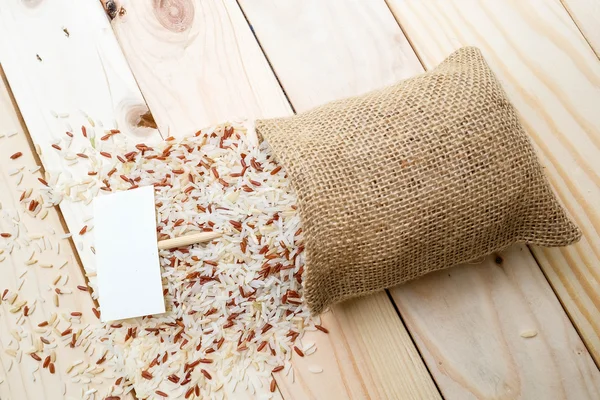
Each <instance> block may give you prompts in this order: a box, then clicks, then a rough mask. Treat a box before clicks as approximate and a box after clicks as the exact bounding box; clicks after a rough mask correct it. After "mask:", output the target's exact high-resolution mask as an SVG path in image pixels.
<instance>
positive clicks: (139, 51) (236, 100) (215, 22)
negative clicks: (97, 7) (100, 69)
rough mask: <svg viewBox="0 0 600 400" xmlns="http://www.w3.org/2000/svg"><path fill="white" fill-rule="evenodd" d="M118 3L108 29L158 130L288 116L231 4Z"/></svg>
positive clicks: (186, 130) (179, 132) (178, 133)
mask: <svg viewBox="0 0 600 400" xmlns="http://www.w3.org/2000/svg"><path fill="white" fill-rule="evenodd" d="M120 3H121V6H122V7H123V9H125V10H126V13H125V15H123V16H122V17H117V18H116V19H115V20H113V28H114V31H115V33H116V35H117V38H118V40H119V42H120V43H121V46H122V47H123V52H124V53H125V55H126V56H127V60H128V61H129V65H130V66H131V69H132V71H133V73H134V74H135V77H136V79H137V81H138V83H139V85H140V88H141V89H142V92H143V93H144V97H145V99H146V100H147V102H148V105H149V107H150V108H151V109H152V112H153V114H154V117H155V119H156V121H157V123H158V126H159V129H160V130H161V132H163V133H168V134H169V135H172V136H175V137H182V136H185V135H189V134H191V133H194V132H196V131H197V130H198V129H200V128H202V127H205V126H207V125H210V124H214V123H218V122H221V121H224V120H229V119H232V118H237V117H243V118H255V117H261V116H277V115H286V114H288V113H289V112H290V107H289V104H288V103H287V101H286V99H285V96H284V95H283V93H282V92H281V89H280V88H279V85H278V84H277V81H276V79H275V77H274V76H273V73H272V72H271V70H270V68H269V66H268V63H267V61H266V60H265V58H264V56H263V54H262V52H261V51H260V48H259V46H258V44H257V43H256V40H255V39H254V36H253V35H252V32H251V31H250V29H248V24H247V23H246V21H245V19H244V16H243V15H242V14H241V13H240V11H239V8H238V6H237V4H236V2H235V1H231V0H226V1H219V2H212V1H206V2H203V1H200V0H170V1H163V2H157V1H132V0H124V1H121V2H120Z"/></svg>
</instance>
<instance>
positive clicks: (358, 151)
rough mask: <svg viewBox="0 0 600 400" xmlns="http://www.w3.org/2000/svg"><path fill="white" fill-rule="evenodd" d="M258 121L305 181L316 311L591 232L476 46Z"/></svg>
mask: <svg viewBox="0 0 600 400" xmlns="http://www.w3.org/2000/svg"><path fill="white" fill-rule="evenodd" d="M256 130H257V133H258V134H259V137H262V138H264V139H266V140H267V141H268V143H269V144H270V146H271V147H272V149H273V151H274V153H275V155H276V157H277V158H278V159H279V161H280V162H281V163H282V164H283V165H284V166H285V168H286V169H287V172H288V174H289V176H290V178H291V181H292V184H293V186H294V188H295V189H296V191H297V193H298V198H299V206H300V215H301V218H302V222H303V231H304V234H305V240H306V267H305V271H306V272H305V277H304V289H305V297H306V300H307V302H308V305H309V307H310V309H311V311H312V312H313V313H315V314H316V313H320V312H321V311H323V310H324V309H325V308H326V307H328V306H329V305H331V304H333V303H335V302H338V301H340V300H344V299H347V298H349V297H353V296H358V295H364V294H367V293H371V292H373V291H376V290H379V289H383V288H386V287H390V286H393V285H397V284H399V283H402V282H406V281H408V280H410V279H414V278H416V277H418V276H421V275H423V274H426V273H428V272H431V271H435V270H439V269H442V268H446V267H451V266H453V265H457V264H461V263H464V262H467V261H470V260H474V259H477V258H480V257H482V256H485V255H488V254H490V253H492V252H494V251H498V250H501V249H503V248H505V247H507V246H508V245H510V244H512V243H515V242H523V243H531V244H536V245H542V246H565V245H568V244H570V243H573V242H575V241H577V240H578V239H579V237H580V235H581V233H580V231H579V229H578V228H577V227H576V226H575V225H574V224H573V223H572V222H571V221H570V220H569V218H568V217H567V215H566V214H565V211H564V210H563V209H562V207H561V206H560V204H559V203H558V202H557V200H556V198H555V196H554V195H553V193H552V190H551V188H550V186H549V184H548V182H547V180H546V178H545V177H544V174H543V172H542V167H541V166H540V164H539V163H538V160H537V158H536V155H535V153H534V150H533V148H532V145H531V144H530V142H529V139H528V137H527V135H526V133H525V131H524V129H523V127H522V126H521V124H520V123H519V118H518V116H517V113H516V112H515V109H514V108H513V106H512V105H511V104H510V102H509V101H508V99H507V97H506V95H505V93H504V91H503V90H502V88H501V86H500V84H499V82H498V81H497V80H496V78H495V76H494V74H493V73H492V71H491V70H490V69H489V67H488V66H487V64H486V62H485V60H484V59H483V57H482V55H481V53H480V52H479V50H477V49H476V48H462V49H460V50H458V51H456V52H455V53H453V54H452V55H451V56H450V57H448V58H447V59H446V60H445V61H444V62H443V63H442V64H441V65H439V66H438V67H437V68H436V69H434V70H432V71H431V72H427V73H425V74H423V75H420V76H417V77H414V78H412V79H409V80H406V81H404V82H401V83H399V84H397V85H395V86H392V87H388V88H385V89H382V90H377V91H374V92H371V93H369V94H366V95H364V96H360V97H354V98H349V99H345V100H340V101H335V102H332V103H329V104H326V105H324V106H321V107H318V108H316V109H313V110H311V111H308V112H305V113H303V114H299V115H297V116H294V117H290V118H279V119H271V120H262V121H257V125H256Z"/></svg>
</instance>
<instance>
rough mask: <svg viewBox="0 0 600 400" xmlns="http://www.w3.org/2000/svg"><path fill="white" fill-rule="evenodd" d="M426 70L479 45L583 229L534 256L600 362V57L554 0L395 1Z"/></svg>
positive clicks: (551, 178)
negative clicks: (569, 241)
mask: <svg viewBox="0 0 600 400" xmlns="http://www.w3.org/2000/svg"><path fill="white" fill-rule="evenodd" d="M389 4H390V6H391V9H392V10H393V11H394V14H395V16H396V18H397V19H398V21H399V23H400V24H401V25H402V27H403V29H404V31H405V32H406V33H407V35H408V36H409V37H410V39H411V42H412V44H413V46H414V47H415V49H416V51H417V53H418V54H419V56H420V57H421V59H422V60H423V62H424V64H425V66H426V68H432V67H434V66H435V65H436V64H437V63H439V62H440V61H442V60H443V59H444V58H445V57H446V56H447V55H448V54H449V53H450V52H451V51H453V50H455V49H457V48H459V47H460V46H462V45H475V46H478V47H479V48H480V49H481V50H482V52H483V53H484V56H485V57H486V60H487V61H488V63H489V64H490V66H491V68H492V69H493V70H494V72H495V73H496V74H497V76H498V78H499V79H500V81H501V82H502V84H503V86H504V88H505V90H506V92H507V93H508V96H509V98H510V100H511V101H512V102H513V104H514V105H515V106H516V108H517V110H518V111H519V113H520V116H521V118H522V122H523V124H524V125H525V128H526V130H527V132H528V133H529V134H530V136H531V138H532V139H533V142H534V144H535V146H536V147H537V150H538V155H539V156H540V158H541V161H542V164H543V165H544V167H545V172H546V173H547V175H548V177H549V179H550V181H551V183H552V185H553V187H554V189H555V191H556V192H557V194H558V197H559V199H560V200H561V201H562V202H563V204H565V206H566V208H567V209H568V210H569V212H570V213H571V215H572V216H573V218H574V220H575V221H576V222H577V224H578V225H579V227H580V228H581V229H582V231H583V235H584V236H583V239H582V240H581V242H580V243H578V244H576V245H573V246H570V247H567V248H564V249H548V248H539V247H534V248H533V249H532V250H533V252H534V254H535V256H536V258H537V260H538V262H539V264H540V266H541V268H542V270H543V272H544V273H545V275H546V276H547V277H548V279H549V281H550V283H551V285H552V287H553V288H554V291H555V292H556V294H557V295H558V297H559V299H560V301H561V303H562V304H563V306H564V308H565V309H566V311H567V313H568V314H569V316H570V317H571V320H572V321H573V323H574V325H575V326H576V328H577V330H578V332H579V333H580V335H581V336H582V338H583V340H584V342H585V344H586V346H587V348H588V349H589V351H590V353H591V354H592V356H593V357H594V358H595V360H596V362H598V361H600V336H599V333H600V326H599V325H598V321H600V310H599V306H600V302H599V299H600V285H599V282H600V230H599V228H598V227H600V216H599V214H598V204H600V175H599V172H600V114H598V112H597V107H596V105H597V104H600V61H599V60H598V58H597V57H596V55H595V54H594V53H593V51H592V50H591V48H590V47H589V45H588V43H587V42H586V41H585V39H584V38H583V36H582V35H581V33H580V32H579V30H578V28H577V26H576V25H575V23H574V22H573V20H572V19H571V18H570V16H569V14H568V13H567V12H566V10H565V9H564V8H563V6H562V5H561V4H560V3H559V2H556V1H545V0H535V1H527V2H521V1H516V0H514V1H506V2H488V1H469V2H467V3H465V2H459V1H447V2H442V1H436V2H420V1H393V0H390V1H389Z"/></svg>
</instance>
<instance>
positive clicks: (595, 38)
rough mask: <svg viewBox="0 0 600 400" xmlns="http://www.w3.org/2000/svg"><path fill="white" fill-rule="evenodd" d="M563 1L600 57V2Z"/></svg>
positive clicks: (587, 0) (585, 0) (594, 0)
mask: <svg viewBox="0 0 600 400" xmlns="http://www.w3.org/2000/svg"><path fill="white" fill-rule="evenodd" d="M561 2H562V4H563V5H564V6H565V8H566V9H567V11H568V12H569V14H570V15H571V18H573V20H574V21H575V23H576V24H577V26H578V27H579V30H580V31H581V33H582V34H583V36H584V37H585V39H586V40H587V42H588V43H589V44H590V46H592V49H593V50H594V52H595V53H596V55H597V56H598V58H600V2H598V1H596V0H561Z"/></svg>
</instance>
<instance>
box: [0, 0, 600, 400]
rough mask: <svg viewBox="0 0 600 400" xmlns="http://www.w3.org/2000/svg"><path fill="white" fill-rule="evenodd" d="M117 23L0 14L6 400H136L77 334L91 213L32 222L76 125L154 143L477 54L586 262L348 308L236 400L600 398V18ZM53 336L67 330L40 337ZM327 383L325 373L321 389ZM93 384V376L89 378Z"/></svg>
mask: <svg viewBox="0 0 600 400" xmlns="http://www.w3.org/2000/svg"><path fill="white" fill-rule="evenodd" d="M115 4H116V9H117V14H116V16H115V18H114V19H112V20H110V19H109V17H108V16H107V15H106V13H105V10H104V8H103V4H102V3H101V2H98V1H94V0H89V1H77V0H55V1H52V2H50V1H39V0H4V1H3V2H2V4H1V5H0V64H1V66H2V69H3V70H2V77H3V80H2V81H1V82H0V232H3V233H11V235H12V236H11V237H6V238H5V237H0V294H2V292H4V291H5V289H8V291H7V292H6V293H5V294H4V295H3V297H2V300H1V302H0V399H1V400H9V399H16V400H21V399H35V400H39V399H49V400H54V399H61V398H69V399H83V398H86V399H102V398H104V397H106V396H108V395H109V394H117V395H120V392H119V389H116V388H115V384H114V383H115V380H116V379H118V378H119V376H117V374H115V372H114V371H111V370H110V368H109V367H108V366H107V367H106V368H98V367H97V365H96V361H97V360H98V358H100V357H101V356H102V355H101V354H99V353H100V350H98V351H96V350H95V348H96V347H95V346H96V345H97V344H95V343H92V342H89V343H85V338H82V339H81V340H82V346H78V347H76V348H75V349H72V348H70V347H69V339H70V337H68V335H67V337H66V338H65V337H62V336H61V335H60V333H61V331H63V330H64V329H67V328H68V327H71V328H72V329H73V331H77V329H78V328H80V327H83V326H88V325H90V326H93V325H94V324H99V322H98V320H97V318H96V317H95V315H94V313H93V308H95V307H96V305H95V303H94V299H93V298H92V296H91V295H90V292H91V291H92V290H90V292H88V291H83V290H79V289H77V286H85V285H86V282H87V281H89V285H90V286H91V287H92V288H94V287H95V286H94V277H95V266H94V260H93V252H92V249H91V246H92V244H93V234H90V235H88V234H86V235H78V234H77V233H78V232H79V231H80V230H81V228H82V227H83V226H84V225H85V224H86V221H87V220H88V219H89V217H90V216H91V205H90V201H91V199H88V198H82V199H81V201H79V202H76V203H73V202H66V201H64V202H62V203H61V205H60V207H59V208H58V207H50V206H49V205H44V204H42V205H41V206H40V207H38V208H36V209H35V210H34V211H33V212H30V211H28V208H27V207H28V204H30V201H31V200H36V199H39V194H40V190H43V188H42V185H41V184H40V183H39V181H38V179H37V178H43V177H44V175H43V173H44V170H46V171H52V172H53V173H56V172H58V171H66V169H67V165H66V164H65V163H66V162H65V160H64V159H63V158H61V157H59V156H58V155H57V154H56V153H55V152H52V151H50V150H51V146H52V144H54V143H55V142H56V140H57V139H60V138H63V136H64V132H65V130H67V129H68V128H69V126H70V127H71V128H73V129H79V126H80V125H85V126H88V127H89V128H90V129H92V128H93V127H92V126H91V125H100V124H101V125H102V126H104V127H106V128H108V129H110V128H112V127H117V126H118V127H119V129H120V130H121V131H122V132H123V133H125V134H127V135H128V136H130V137H131V138H134V139H135V140H139V141H145V140H149V138H152V137H154V138H160V137H161V136H162V137H167V136H176V137H182V136H185V135H189V134H191V133H193V132H195V131H197V130H198V129H199V128H202V127H204V126H207V125H210V124H214V123H218V122H222V121H225V120H228V119H231V118H236V117H245V118H249V119H253V118H258V117H272V116H284V115H292V114H293V113H295V112H302V111H304V110H307V109H310V108H312V107H314V106H317V105H319V104H322V103H325V102H327V101H330V100H333V99H338V98H342V97H347V96H352V95H356V94H360V93H364V92H366V91H369V90H372V89H376V88H379V87H382V86H385V85H388V84H391V83H394V82H396V81H398V80H401V79H404V78H408V77H411V76H413V75H416V74H418V73H420V72H422V71H424V70H428V69H431V68H433V67H435V66H436V65H437V64H438V63H439V62H441V61H442V60H443V59H444V58H445V57H446V56H447V55H448V54H450V53H451V52H452V51H453V50H455V49H457V48H459V47H461V46H464V45H474V46H477V47H479V48H480V49H481V50H482V52H483V53H484V55H485V57H486V60H487V61H488V62H489V64H490V66H491V67H492V69H493V70H494V72H495V73H496V74H497V75H498V77H499V79H500V80H501V82H502V84H503V86H504V87H505V90H506V91H507V93H508V96H509V97H510V99H511V101H512V102H513V103H514V105H515V106H516V108H517V110H518V111H519V113H520V116H521V118H522V121H523V123H524V125H525V127H526V129H527V131H528V133H529V134H530V135H531V137H532V139H533V141H534V144H535V146H536V148H537V150H538V153H539V155H540V158H541V160H542V163H543V165H544V167H545V171H546V173H547V175H548V177H549V179H550V181H551V183H552V185H553V187H554V189H555V190H556V192H557V194H558V197H559V199H560V200H561V201H562V202H563V204H564V205H565V207H566V208H567V209H568V210H569V212H570V213H571V215H572V216H573V218H574V219H575V221H576V222H577V223H578V225H579V226H580V227H581V229H582V231H583V233H584V237H583V239H582V240H581V242H580V243H578V244H577V245H574V246H570V247H568V248H563V249H547V248H538V247H527V246H513V247H511V248H509V249H508V250H506V251H505V252H503V253H501V254H496V255H494V256H492V257H489V258H487V259H486V260H483V261H481V262H480V263H477V264H469V265H462V266H459V267H455V268H453V269H450V270H445V271H440V272H437V273H433V274H431V275H428V276H426V277H424V278H422V279H419V280H416V281H414V282H410V283H408V284H404V285H401V286H398V287H395V288H392V289H390V290H388V291H382V292H379V293H377V294H374V295H372V296H369V297H365V298H361V299H358V300H352V301H348V302H345V303H343V304H340V305H337V306H335V307H334V308H333V310H332V311H331V312H328V313H327V314H325V315H324V316H323V324H324V325H325V326H327V328H328V329H329V331H330V334H329V335H324V334H321V333H314V334H311V335H309V336H310V337H309V340H311V341H314V342H315V343H316V346H317V348H318V350H317V352H316V353H314V354H313V355H311V356H309V357H305V358H293V364H294V367H295V370H296V380H295V381H294V382H293V383H290V381H289V380H288V379H285V377H284V378H279V377H278V378H277V389H278V390H277V391H276V392H275V394H271V393H269V391H268V388H267V387H265V389H264V393H256V394H254V395H252V394H250V393H245V392H241V391H236V392H235V393H227V397H228V398H244V399H245V398H269V397H271V396H272V398H283V399H298V400H300V399H440V398H446V399H461V400H462V399H565V398H569V399H577V400H579V399H598V398H600V372H599V370H598V368H597V363H598V362H600V322H599V321H600V228H599V227H600V211H599V210H600V113H598V105H599V104H600V59H599V58H598V57H599V55H600V5H599V4H598V3H595V2H593V1H585V0H562V1H559V0H527V1H521V0H510V1H509V0H507V1H501V2H500V1H495V0H451V1H449V0H370V1H366V0H346V1H341V0H287V1H281V0H238V1H236V0H222V1H201V0H163V1H137V0H119V1H116V2H115ZM150 115H151V117H150ZM140 117H143V118H142V121H141V122H140ZM152 118H153V121H155V124H154V123H153V121H152ZM17 152H21V153H22V156H20V157H18V158H16V159H11V156H12V155H13V154H15V153H17ZM38 153H41V156H38ZM38 167H41V168H38ZM68 169H69V171H74V172H73V173H74V174H77V173H81V174H83V173H85V172H86V170H85V169H84V168H83V167H81V169H79V170H78V168H77V166H76V165H75V166H68ZM29 189H31V190H29ZM66 232H72V233H73V236H72V237H71V238H65V237H64V235H65V233H66ZM32 252H33V253H32ZM34 261H35V262H34ZM57 287H58V288H62V290H63V292H62V293H63V294H60V295H57V294H56V291H55V290H54V288H57ZM69 291H71V292H72V293H70V294H69V293H68V292H69ZM17 293H18V295H17V296H14V294H17ZM25 301H26V302H27V303H23V305H21V307H17V306H18V305H19V304H20V303H21V302H25ZM57 301H58V302H59V307H56V305H55V302H57ZM25 306H27V307H28V314H29V315H28V316H27V317H25V316H24V307H25ZM15 308H17V309H15ZM29 310H30V311H29ZM70 312H75V313H78V312H81V313H82V315H81V316H80V317H76V318H72V316H70ZM53 314H57V315H56V316H53ZM51 319H54V320H55V322H54V324H56V329H55V330H52V329H44V328H43V327H41V328H40V327H38V326H37V324H39V323H42V322H43V321H48V320H51ZM57 332H58V333H57ZM42 338H44V339H45V340H46V341H48V342H49V343H50V344H49V345H48V344H45V343H44V342H40V340H41V339H42ZM40 349H41V350H40ZM84 349H85V350H84ZM36 350H37V352H36V354H40V355H41V354H43V356H44V357H50V358H51V360H52V364H53V366H54V371H55V373H54V374H52V373H50V371H49V369H48V368H46V369H42V368H39V366H38V365H39V363H38V362H36V361H35V360H33V359H32V358H31V357H30V355H29V353H31V352H32V351H36ZM73 364H77V365H76V366H75V367H74V368H73V369H71V368H72V365H73ZM314 364H318V365H320V366H321V367H322V368H323V369H324V371H323V373H321V374H313V373H310V372H309V371H308V368H309V366H310V365H314ZM77 369H80V370H86V371H87V372H86V373H85V374H83V375H77V376H74V374H73V371H74V370H77ZM100 369H102V371H100ZM89 387H92V388H94V389H96V390H97V391H93V390H89V389H88V388H89ZM128 397H131V395H128ZM122 398H125V396H122Z"/></svg>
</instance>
